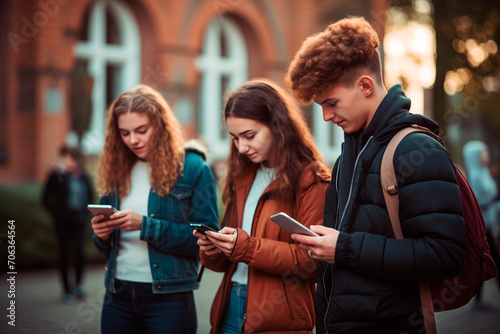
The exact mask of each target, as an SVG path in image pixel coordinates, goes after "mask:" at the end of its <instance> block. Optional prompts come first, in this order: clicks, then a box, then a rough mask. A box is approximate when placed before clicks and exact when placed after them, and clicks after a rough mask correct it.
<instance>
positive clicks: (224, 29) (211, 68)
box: [196, 17, 248, 159]
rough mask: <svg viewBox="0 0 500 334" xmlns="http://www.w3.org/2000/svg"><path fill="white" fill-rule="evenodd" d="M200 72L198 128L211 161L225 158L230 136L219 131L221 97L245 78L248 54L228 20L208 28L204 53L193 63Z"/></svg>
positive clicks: (239, 34) (221, 19) (238, 31)
mask: <svg viewBox="0 0 500 334" xmlns="http://www.w3.org/2000/svg"><path fill="white" fill-rule="evenodd" d="M196 66H197V68H198V69H199V70H200V72H201V73H202V79H201V90H200V103H199V105H200V117H199V123H198V124H199V128H200V130H201V131H200V132H201V135H202V136H203V138H204V140H205V141H206V142H207V143H210V157H211V159H225V158H226V157H227V155H228V153H229V139H228V138H229V136H228V134H227V130H226V129H225V128H222V108H223V107H224V106H223V103H224V99H223V95H224V93H225V92H226V90H227V89H229V90H232V89H235V88H237V87H238V86H240V85H241V84H243V83H244V82H245V81H246V80H247V78H248V54H247V48H246V44H245V40H244V38H243V35H242V34H241V32H240V30H239V28H238V27H237V26H236V24H234V22H232V21H231V19H229V18H225V17H222V18H217V19H215V20H214V21H213V22H212V23H211V24H210V25H209V26H208V28H207V31H206V33H205V39H204V43H203V54H202V55H201V56H199V57H198V58H197V60H196Z"/></svg>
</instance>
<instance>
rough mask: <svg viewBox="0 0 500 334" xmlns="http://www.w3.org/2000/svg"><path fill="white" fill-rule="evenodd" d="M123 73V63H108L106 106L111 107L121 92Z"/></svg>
mask: <svg viewBox="0 0 500 334" xmlns="http://www.w3.org/2000/svg"><path fill="white" fill-rule="evenodd" d="M121 74H122V66H121V65H119V64H113V63H108V64H106V108H107V107H109V106H110V105H111V103H113V101H114V100H115V99H116V98H117V97H118V95H119V94H120V82H121V80H120V79H121Z"/></svg>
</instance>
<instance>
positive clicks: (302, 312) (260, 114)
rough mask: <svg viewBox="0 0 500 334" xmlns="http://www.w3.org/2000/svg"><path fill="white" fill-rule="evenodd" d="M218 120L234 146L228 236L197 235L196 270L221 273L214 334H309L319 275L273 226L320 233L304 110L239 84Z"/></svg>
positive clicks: (320, 178) (321, 193)
mask: <svg viewBox="0 0 500 334" xmlns="http://www.w3.org/2000/svg"><path fill="white" fill-rule="evenodd" d="M224 117H225V121H226V123H227V127H228V130H229V134H230V135H231V138H232V140H231V149H230V153H229V157H228V160H227V176H226V179H225V184H224V191H223V201H224V203H225V205H226V211H225V214H224V219H223V224H224V226H225V227H224V228H223V229H222V230H220V231H219V233H216V232H207V234H206V235H202V234H200V233H199V232H194V234H195V235H196V236H198V237H199V238H200V239H199V241H198V244H199V245H200V250H201V252H200V254H201V261H202V263H203V264H204V265H205V266H206V267H207V268H209V269H212V270H214V271H217V272H224V278H223V280H222V284H221V285H220V287H219V290H218V292H217V294H216V296H215V299H214V302H213V305H212V312H211V316H210V323H211V325H212V329H211V333H213V334H214V333H220V334H224V333H264V332H265V333H312V330H313V327H314V291H315V279H316V265H315V263H314V261H312V260H311V258H310V257H309V255H308V253H307V251H306V250H304V249H302V248H301V247H299V246H298V245H297V244H296V243H295V242H293V240H292V239H291V236H290V234H289V233H288V232H286V231H285V230H283V229H282V228H280V227H279V226H278V225H276V224H275V223H273V222H272V221H271V220H270V216H272V215H274V214H276V213H279V212H280V211H283V212H285V213H288V215H290V216H292V217H294V218H295V219H296V220H298V221H299V222H301V223H302V224H304V225H305V226H311V225H312V224H320V223H321V222H322V218H323V208H324V200H325V191H326V188H327V187H328V184H329V183H328V181H329V179H330V175H329V172H328V170H327V168H326V166H325V165H324V164H323V160H322V157H321V155H320V153H319V152H318V150H317V148H316V146H315V144H314V140H313V137H312V136H311V134H310V132H309V129H308V127H307V124H306V122H305V121H304V119H303V116H302V113H301V112H300V109H299V108H298V106H297V105H296V103H295V102H294V101H293V99H292V98H291V97H290V96H289V95H288V94H287V93H286V92H285V91H284V90H283V89H282V88H280V87H279V86H278V85H276V84H275V83H273V82H271V81H269V80H252V81H249V82H247V83H245V84H244V85H242V86H241V87H239V88H238V89H236V91H234V92H233V93H232V94H231V96H230V97H229V100H228V101H227V104H226V107H225V110H224Z"/></svg>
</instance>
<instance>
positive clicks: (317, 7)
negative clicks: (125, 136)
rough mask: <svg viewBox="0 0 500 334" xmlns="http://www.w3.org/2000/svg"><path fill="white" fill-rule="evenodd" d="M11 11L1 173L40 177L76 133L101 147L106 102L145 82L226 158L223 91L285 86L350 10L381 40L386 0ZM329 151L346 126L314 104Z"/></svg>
mask: <svg viewBox="0 0 500 334" xmlns="http://www.w3.org/2000/svg"><path fill="white" fill-rule="evenodd" d="M0 6H1V12H0V19H1V22H2V23H1V24H2V25H1V28H0V29H1V32H2V36H5V37H6V38H4V39H3V47H2V50H0V76H1V78H2V80H1V83H0V85H1V87H0V182H2V183H3V182H22V181H41V180H42V179H44V178H45V176H46V173H47V171H48V170H49V169H50V167H51V166H52V165H53V163H54V160H55V159H56V157H57V152H58V150H59V147H60V146H61V145H62V144H63V143H64V142H66V141H68V140H69V139H68V138H73V139H71V141H72V142H74V143H76V142H78V143H80V145H81V147H82V149H83V151H84V153H86V154H87V155H92V156H98V155H99V153H100V151H101V149H102V146H103V143H104V135H103V134H104V125H105V117H106V109H107V107H108V106H109V104H110V103H111V102H112V101H113V100H114V99H115V98H116V96H118V95H119V94H120V93H121V92H123V91H125V90H127V89H129V88H132V87H133V86H135V85H137V84H139V83H144V84H147V85H150V86H152V87H154V88H155V89H157V90H158V91H160V92H161V93H162V94H163V95H164V96H165V98H166V99H167V101H168V103H169V104H170V105H171V106H172V108H173V109H174V111H175V113H176V115H177V117H178V118H179V120H180V121H181V123H182V124H183V125H184V128H185V132H186V135H187V137H188V138H196V137H198V138H201V139H203V140H204V141H205V143H207V145H208V147H209V151H210V160H211V161H215V160H217V159H225V158H226V156H227V153H228V151H229V138H228V135H227V131H226V130H225V129H224V128H223V126H222V109H223V104H224V94H225V93H227V91H230V90H231V89H234V88H236V87H237V86H239V85H240V84H242V83H243V82H245V81H246V80H248V79H251V78H256V77H267V78H270V79H272V80H274V81H276V82H278V83H279V84H283V82H284V75H285V73H286V69H287V65H288V63H289V61H290V60H291V58H292V57H293V55H294V54H295V52H296V51H297V50H298V48H299V47H300V44H301V42H302V41H303V40H304V39H305V38H306V37H307V36H309V35H310V34H311V33H314V32H317V31H321V30H323V29H324V28H325V26H326V25H327V24H328V23H330V22H333V21H335V20H337V19H340V18H342V17H344V16H345V15H348V14H354V15H362V16H365V17H366V18H367V19H368V20H369V21H370V22H371V23H372V24H373V26H374V27H375V29H376V30H377V31H378V32H379V35H380V37H381V40H382V36H383V31H384V24H385V16H384V14H385V11H386V9H387V6H388V1H387V0H371V1H362V0H350V1H331V0H288V1H285V0H187V1H174V0H137V1H133V0H94V1H92V0H38V1H35V0H15V1H14V0H7V1H3V2H2V4H1V5H0ZM305 110H306V111H307V112H306V118H307V120H308V122H309V124H310V126H311V129H312V131H313V134H314V135H315V137H316V140H317V144H318V147H319V148H320V150H321V151H322V153H323V154H324V155H325V157H326V158H327V159H328V160H329V161H333V160H334V159H335V158H336V157H337V156H338V154H339V152H340V142H341V141H342V133H340V132H339V131H335V130H334V128H333V127H332V126H331V125H328V124H325V123H324V122H323V120H322V114H321V110H320V109H319V108H317V107H314V106H307V107H305Z"/></svg>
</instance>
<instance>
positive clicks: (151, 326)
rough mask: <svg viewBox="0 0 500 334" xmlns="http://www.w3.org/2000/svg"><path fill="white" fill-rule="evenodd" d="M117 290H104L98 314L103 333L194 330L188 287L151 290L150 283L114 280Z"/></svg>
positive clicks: (188, 332)
mask: <svg viewBox="0 0 500 334" xmlns="http://www.w3.org/2000/svg"><path fill="white" fill-rule="evenodd" d="M117 283H118V284H117V286H118V285H119V288H118V290H117V293H111V292H110V291H106V296H105V297H104V304H103V307H102V315H101V333H103V334H114V333H116V334H124V333H125V334H126V333H133V334H141V333H143V334H148V333H150V334H161V333H165V334H166V333H168V334H195V333H196V328H197V319H196V309H195V304H194V296H193V292H192V291H188V292H180V293H167V294H154V293H153V291H152V287H151V283H135V282H124V281H118V282H117Z"/></svg>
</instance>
